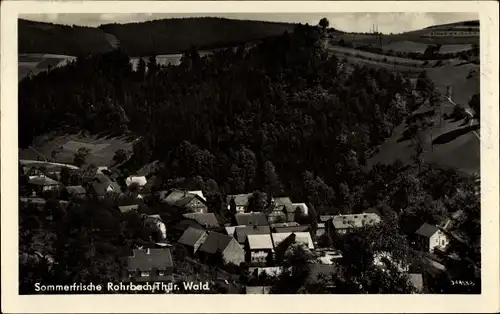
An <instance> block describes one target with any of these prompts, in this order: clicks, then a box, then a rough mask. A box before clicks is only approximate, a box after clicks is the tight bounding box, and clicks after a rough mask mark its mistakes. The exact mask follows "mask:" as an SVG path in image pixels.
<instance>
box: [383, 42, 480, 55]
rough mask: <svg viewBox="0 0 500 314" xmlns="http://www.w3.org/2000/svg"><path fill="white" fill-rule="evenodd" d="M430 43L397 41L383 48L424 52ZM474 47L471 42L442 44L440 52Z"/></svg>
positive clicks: (465, 49)
mask: <svg viewBox="0 0 500 314" xmlns="http://www.w3.org/2000/svg"><path fill="white" fill-rule="evenodd" d="M427 47H428V44H426V43H422V42H415V41H407V40H403V41H395V42H391V43H389V44H386V45H383V46H382V49H383V50H387V51H388V50H392V51H395V52H406V53H410V52H417V53H424V52H425V49H427ZM471 48H472V45H471V44H451V45H442V46H441V49H439V52H440V53H455V52H461V51H467V50H469V49H471Z"/></svg>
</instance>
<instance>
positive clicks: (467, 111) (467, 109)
mask: <svg viewBox="0 0 500 314" xmlns="http://www.w3.org/2000/svg"><path fill="white" fill-rule="evenodd" d="M446 100H448V101H449V102H450V104H452V105H453V106H454V107H455V106H457V104H456V103H455V102H454V101H453V100H451V98H450V97H446ZM465 112H466V113H467V114H468V115H469V116H470V117H471V118H472V120H471V121H470V124H469V126H472V124H473V123H474V115H473V114H472V112H471V111H470V109H469V108H465ZM472 132H473V133H474V134H475V135H476V137H477V139H478V140H479V141H481V138H480V137H479V134H477V132H476V131H472Z"/></svg>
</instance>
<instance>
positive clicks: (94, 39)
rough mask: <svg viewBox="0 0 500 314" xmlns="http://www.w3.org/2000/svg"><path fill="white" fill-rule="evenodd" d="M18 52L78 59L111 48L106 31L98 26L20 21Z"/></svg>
mask: <svg viewBox="0 0 500 314" xmlns="http://www.w3.org/2000/svg"><path fill="white" fill-rule="evenodd" d="M18 34H19V36H18V49H19V53H20V54H22V53H52V54H58V55H69V56H77V55H81V54H89V53H97V52H106V51H110V50H112V46H111V45H110V44H109V43H108V40H106V37H105V33H104V31H103V30H101V29H99V28H95V27H82V26H66V25H58V24H51V23H42V22H33V21H28V20H23V19H19V20H18Z"/></svg>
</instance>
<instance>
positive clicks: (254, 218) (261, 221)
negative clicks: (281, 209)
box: [235, 213, 269, 226]
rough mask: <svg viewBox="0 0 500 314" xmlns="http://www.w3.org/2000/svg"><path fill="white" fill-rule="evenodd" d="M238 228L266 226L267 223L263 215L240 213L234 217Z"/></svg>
mask: <svg viewBox="0 0 500 314" xmlns="http://www.w3.org/2000/svg"><path fill="white" fill-rule="evenodd" d="M235 218H236V223H237V224H238V225H239V226H268V225H269V222H268V221H267V217H266V215H265V214H263V213H240V214H236V215H235Z"/></svg>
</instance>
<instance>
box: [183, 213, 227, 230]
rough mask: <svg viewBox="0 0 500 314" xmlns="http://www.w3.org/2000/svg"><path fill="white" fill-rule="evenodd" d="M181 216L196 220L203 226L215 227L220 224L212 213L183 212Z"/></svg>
mask: <svg viewBox="0 0 500 314" xmlns="http://www.w3.org/2000/svg"><path fill="white" fill-rule="evenodd" d="M182 216H183V217H184V218H187V219H192V220H194V221H196V222H197V223H199V224H200V225H201V226H205V228H208V227H211V228H216V227H219V226H220V225H219V221H218V220H217V217H215V214H214V213H187V214H183V215H182Z"/></svg>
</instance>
